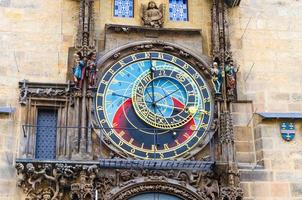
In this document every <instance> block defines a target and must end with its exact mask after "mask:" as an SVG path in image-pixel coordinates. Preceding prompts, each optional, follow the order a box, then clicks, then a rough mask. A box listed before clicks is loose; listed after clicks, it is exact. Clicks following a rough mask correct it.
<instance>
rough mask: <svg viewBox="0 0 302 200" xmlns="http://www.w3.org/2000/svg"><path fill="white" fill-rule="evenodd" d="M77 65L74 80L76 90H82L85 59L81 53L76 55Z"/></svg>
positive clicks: (74, 70) (74, 69) (74, 68)
mask: <svg viewBox="0 0 302 200" xmlns="http://www.w3.org/2000/svg"><path fill="white" fill-rule="evenodd" d="M74 61H75V65H74V67H73V80H74V83H75V86H76V88H81V86H82V80H83V79H84V75H85V74H84V73H85V72H84V71H85V65H86V62H85V59H84V57H83V56H82V54H81V53H80V52H78V53H76V54H74Z"/></svg>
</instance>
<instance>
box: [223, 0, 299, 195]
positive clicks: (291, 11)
mask: <svg viewBox="0 0 302 200" xmlns="http://www.w3.org/2000/svg"><path fill="white" fill-rule="evenodd" d="M301 7H302V4H301V2H300V1H296V0H278V1H275V0H267V1H261V0H244V1H241V4H240V6H239V7H237V8H233V9H231V10H230V12H229V17H230V34H231V43H232V51H233V53H234V59H235V61H236V62H237V63H238V65H239V66H240V72H239V74H238V94H239V100H240V101H241V102H244V101H248V103H245V104H246V105H245V106H242V105H241V106H238V105H235V108H234V109H233V110H234V111H235V112H234V118H235V119H234V121H235V131H236V143H237V145H236V147H237V150H238V153H237V154H238V158H239V161H241V162H243V161H245V165H242V166H241V180H242V187H243V188H244V190H245V197H246V198H245V199H255V200H258V199H259V200H269V199H278V200H281V199H282V200H293V199H295V200H297V199H301V198H302V178H301V177H302V168H301V158H302V151H301V150H302V149H301V141H302V138H301V136H302V129H301V121H299V120H297V121H296V128H297V135H296V138H295V139H294V141H292V142H285V141H284V140H283V139H282V138H281V135H280V122H281V120H268V121H267V120H261V119H260V120H259V119H258V117H257V114H255V113H257V112H301V111H302V99H301V96H302V95H301V92H302V87H301V80H302V79H301V77H302V71H301V67H300V66H299V63H300V62H301V60H302V51H301V50H300V49H301V46H302V28H301V27H302V20H301V19H302V12H301ZM251 101H252V107H250V106H249V104H250V102H251ZM247 108H250V109H249V110H248V111H247V110H246V109H247ZM251 109H252V110H251ZM253 113H254V114H253ZM251 116H253V117H251ZM249 119H251V122H250V124H249V126H250V127H252V129H253V131H249V132H246V131H245V130H242V128H243V127H242V126H245V127H248V126H246V125H244V124H248V121H249ZM240 124H241V125H240ZM238 126H241V127H240V129H238ZM236 127H237V128H236ZM252 138H254V139H253V140H252ZM244 141H246V143H244ZM250 143H254V147H253V148H254V150H255V151H254V162H251V161H252V158H248V157H243V151H247V152H249V150H250V146H249V145H248V144H250ZM241 144H242V145H241ZM243 144H245V145H243ZM246 155H248V154H247V153H246Z"/></svg>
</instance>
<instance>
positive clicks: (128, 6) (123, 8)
mask: <svg viewBox="0 0 302 200" xmlns="http://www.w3.org/2000/svg"><path fill="white" fill-rule="evenodd" d="M133 13H134V5H133V0H114V16H115V17H125V18H130V17H133Z"/></svg>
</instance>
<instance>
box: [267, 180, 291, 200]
mask: <svg viewBox="0 0 302 200" xmlns="http://www.w3.org/2000/svg"><path fill="white" fill-rule="evenodd" d="M271 187H272V197H289V193H290V192H289V184H288V183H272V186H271Z"/></svg>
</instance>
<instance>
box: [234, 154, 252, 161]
mask: <svg viewBox="0 0 302 200" xmlns="http://www.w3.org/2000/svg"><path fill="white" fill-rule="evenodd" d="M236 156H237V161H238V162H241V163H253V162H254V161H255V159H254V153H252V152H237V153H236Z"/></svg>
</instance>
